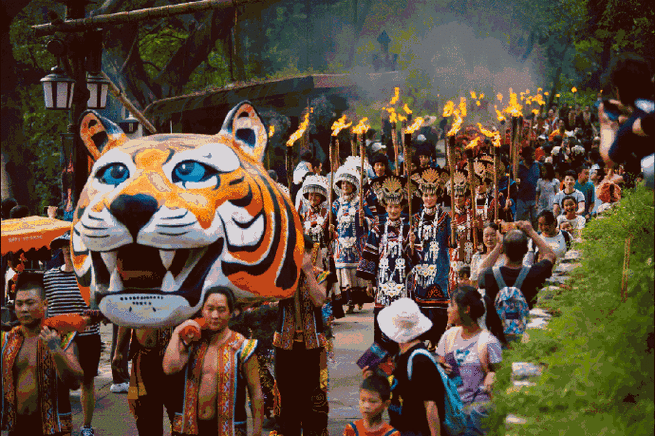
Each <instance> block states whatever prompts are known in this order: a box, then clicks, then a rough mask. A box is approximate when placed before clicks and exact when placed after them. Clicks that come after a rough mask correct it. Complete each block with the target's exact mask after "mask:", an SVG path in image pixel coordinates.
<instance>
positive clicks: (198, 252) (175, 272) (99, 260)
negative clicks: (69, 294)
mask: <svg viewBox="0 0 655 436" xmlns="http://www.w3.org/2000/svg"><path fill="white" fill-rule="evenodd" d="M222 249H223V239H222V238H219V239H218V240H217V241H216V242H215V243H213V244H211V245H209V246H205V247H201V248H196V249H186V248H185V249H177V250H163V249H158V248H155V247H149V246H145V245H140V244H128V245H124V246H122V247H119V248H118V249H116V250H113V251H106V252H95V251H92V252H91V259H92V262H93V273H92V274H93V276H92V280H93V282H95V298H96V303H97V304H100V301H101V300H102V299H103V298H104V297H106V296H108V295H112V294H116V293H121V294H131V293H147V294H159V295H179V296H182V297H184V298H186V299H187V300H188V302H189V305H190V306H191V307H194V306H196V305H197V304H198V302H199V300H200V296H201V292H202V287H203V283H204V281H205V278H206V276H207V273H208V272H209V269H210V267H211V266H212V264H213V263H214V262H215V261H216V259H217V258H218V257H219V255H220V253H221V251H222ZM92 287H93V284H92Z"/></svg>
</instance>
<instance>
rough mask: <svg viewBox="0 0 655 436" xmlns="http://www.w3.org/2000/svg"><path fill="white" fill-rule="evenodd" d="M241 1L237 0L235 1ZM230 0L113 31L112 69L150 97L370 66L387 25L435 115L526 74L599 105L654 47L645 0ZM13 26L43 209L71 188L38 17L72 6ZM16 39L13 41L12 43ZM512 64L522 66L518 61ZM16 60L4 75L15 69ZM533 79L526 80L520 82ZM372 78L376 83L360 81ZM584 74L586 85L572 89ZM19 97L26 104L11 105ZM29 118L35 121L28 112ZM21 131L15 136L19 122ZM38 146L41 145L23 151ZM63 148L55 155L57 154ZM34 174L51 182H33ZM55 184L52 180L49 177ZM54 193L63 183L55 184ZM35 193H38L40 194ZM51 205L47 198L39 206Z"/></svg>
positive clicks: (146, 0)
mask: <svg viewBox="0 0 655 436" xmlns="http://www.w3.org/2000/svg"><path fill="white" fill-rule="evenodd" d="M176 3H181V1H179V0H130V1H128V0H107V1H105V2H102V4H99V5H90V6H88V7H87V13H89V12H90V11H91V9H94V8H95V9H94V14H96V15H97V14H103V13H105V14H106V13H116V12H121V11H125V10H133V9H138V8H147V7H153V6H162V5H168V4H176ZM234 5H236V6H234ZM234 5H229V6H228V8H227V9H222V10H216V11H207V12H202V13H196V14H189V15H178V16H174V17H169V18H167V19H161V20H150V21H143V22H140V23H130V24H125V25H120V26H114V27H108V28H106V29H104V33H103V35H104V49H105V52H104V57H103V69H104V70H105V71H106V72H107V73H108V74H109V75H110V76H111V77H112V78H113V80H114V81H115V82H116V83H117V84H118V85H119V86H120V87H121V88H122V89H123V90H124V92H125V93H126V95H127V96H128V97H129V98H130V99H131V100H132V101H134V102H135V103H136V105H137V106H138V107H140V108H142V109H143V108H145V107H146V106H147V105H148V104H150V103H152V102H153V101H154V100H157V99H161V98H165V97H170V96H175V95H181V94H185V93H189V92H194V91H199V90H204V89H207V88H212V87H224V86H226V85H230V84H235V83H244V82H251V81H256V80H262V79H271V78H280V77H289V76H297V75H301V74H308V73H341V72H355V73H363V72H370V71H373V70H374V61H373V59H374V58H376V57H378V58H379V56H381V54H382V48H381V45H380V43H378V37H379V36H380V34H381V33H382V32H383V31H384V32H386V33H387V35H388V36H389V38H390V42H389V46H388V50H389V53H390V54H391V56H392V57H394V56H395V57H396V58H397V62H396V63H395V68H396V69H397V70H401V71H403V72H405V76H404V77H405V78H406V83H405V86H404V88H403V96H402V97H403V102H404V103H408V104H409V105H410V106H411V107H412V108H414V109H416V110H417V111H420V113H418V115H425V114H435V113H436V112H437V111H438V109H437V108H438V104H436V103H435V101H436V100H437V99H439V98H440V99H448V98H452V97H453V96H454V95H467V93H468V91H469V90H470V89H476V90H477V91H482V92H485V93H487V95H495V92H491V93H490V92H489V91H490V89H488V88H490V87H498V88H503V92H507V89H506V88H507V87H508V86H512V85H515V88H516V89H519V85H518V84H519V83H522V81H523V79H521V78H522V77H523V76H525V79H526V80H527V81H529V82H530V83H532V84H533V85H534V87H533V88H532V89H533V90H535V89H536V87H539V86H540V87H543V88H544V90H549V91H550V99H551V100H552V99H554V98H556V97H555V96H556V95H557V94H560V96H561V97H560V98H557V99H556V100H555V101H556V102H558V101H560V99H561V101H562V102H574V101H575V102H578V103H590V102H592V101H593V100H594V99H595V94H596V92H597V91H598V90H599V89H600V88H602V86H603V84H602V81H601V74H602V73H603V71H604V70H605V69H606V68H607V66H608V63H609V60H610V58H611V56H612V54H614V53H618V52H622V51H635V52H637V53H639V54H641V55H642V56H644V57H645V58H650V59H652V58H653V57H654V56H653V53H655V12H654V7H653V2H648V1H645V0H622V1H617V0H582V1H579V0H557V1H554V2H553V1H545V0H538V1H527V0H511V1H508V2H497V1H495V0H477V1H464V2H462V1H460V0H457V1H455V0H453V1H448V0H437V1H424V2H420V1H419V2H414V1H407V0H392V1H386V2H373V1H372V0H329V1H316V0H307V1H303V2H298V1H295V0H266V1H264V2H255V3H246V2H244V3H243V4H239V3H238V2H236V3H235V4H234ZM7 12H8V17H9V18H10V19H11V24H10V25H8V23H9V20H7V23H6V30H3V47H4V46H5V45H8V47H7V50H6V51H5V49H4V48H3V53H6V52H7V53H12V56H13V57H12V56H4V55H3V56H4V57H3V83H2V105H3V111H4V110H10V111H11V110H13V111H14V112H15V113H13V114H12V115H13V116H6V115H5V112H3V129H2V130H3V139H2V140H3V156H4V157H5V159H6V160H7V161H10V162H11V163H13V164H15V168H18V167H22V168H23V169H24V171H23V172H22V173H19V172H14V171H13V168H14V167H12V166H11V165H10V166H9V167H8V168H9V169H10V170H11V171H10V172H12V175H13V179H16V180H14V185H16V184H17V183H18V181H17V180H18V179H20V182H21V183H28V184H29V185H30V186H31V187H37V184H38V183H41V185H38V187H37V189H30V190H31V192H30V194H29V195H30V196H31V197H33V198H31V199H26V198H21V199H20V200H21V201H22V202H29V203H31V205H32V209H33V211H36V210H39V211H40V210H42V208H41V206H43V205H45V204H49V203H51V202H52V198H50V197H52V196H54V197H55V198H60V193H59V192H56V191H57V186H59V184H60V183H59V182H58V177H59V176H58V175H57V171H56V170H55V167H56V166H57V165H58V164H57V163H56V162H57V161H58V160H59V157H58V156H57V155H56V154H57V153H58V152H59V151H58V145H59V144H60V140H59V138H58V133H61V132H65V131H66V124H67V121H66V120H64V119H63V118H62V117H57V115H54V114H52V113H45V111H43V110H41V109H39V107H41V106H42V103H41V98H42V97H41V91H40V89H39V86H38V79H39V78H41V77H43V76H44V75H45V74H46V73H47V70H48V69H49V68H50V67H52V66H53V65H54V64H55V59H54V58H53V56H52V55H50V54H49V53H47V51H46V50H45V49H44V43H45V42H46V40H47V39H48V38H34V37H33V36H32V33H31V31H30V26H31V25H34V24H40V23H45V22H48V21H50V20H52V19H53V18H56V17H59V18H63V17H65V8H64V5H63V4H61V3H59V2H54V1H52V0H31V1H30V0H17V1H15V2H11V8H9V9H8V10H7ZM5 43H6V44H5ZM508 65H512V67H511V68H509V69H508V67H507V66H508ZM5 71H6V72H7V74H5V73H4V72H5ZM519 79H521V80H519ZM361 85H362V87H363V88H366V86H367V85H370V84H367V83H362V84H361ZM574 85H575V86H576V87H577V88H578V89H579V90H580V91H579V92H578V93H577V94H575V95H574V94H573V93H572V92H571V91H570V89H571V87H572V86H574ZM369 94H370V95H368V98H365V99H363V100H362V101H360V102H357V103H354V104H353V106H352V107H351V112H352V113H351V115H354V114H356V116H357V117H364V116H367V117H368V118H369V120H372V121H373V122H374V124H373V126H372V127H374V128H376V129H378V130H379V126H378V125H375V123H379V116H378V114H379V111H380V108H381V106H382V105H383V104H384V102H385V101H387V100H388V98H389V97H390V96H388V95H384V96H381V95H379V93H376V92H375V91H374V90H372V91H371V92H370V93H369ZM12 108H13V109H12ZM18 118H22V120H18ZM20 121H22V122H23V124H22V125H18V126H16V127H17V129H18V130H21V132H20V133H22V135H13V136H11V135H10V136H9V137H7V136H5V135H6V132H9V131H10V128H9V127H11V126H9V127H7V126H6V125H5V124H6V123H9V124H12V125H16V124H17V123H18V124H20ZM18 147H25V149H27V150H31V152H30V153H27V154H26V153H11V152H9V151H5V150H9V149H11V150H15V149H17V148H18ZM53 154H54V155H53ZM31 175H34V176H36V177H38V178H40V179H39V180H40V182H39V181H34V180H30V179H29V177H31ZM42 187H46V188H47V187H50V189H42ZM51 191H52V192H51ZM34 197H36V198H34ZM37 204H38V207H37Z"/></svg>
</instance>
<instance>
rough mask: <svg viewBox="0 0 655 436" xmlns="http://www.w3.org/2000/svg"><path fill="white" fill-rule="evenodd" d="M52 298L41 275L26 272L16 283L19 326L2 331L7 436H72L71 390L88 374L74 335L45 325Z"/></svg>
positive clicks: (4, 407) (3, 410)
mask: <svg viewBox="0 0 655 436" xmlns="http://www.w3.org/2000/svg"><path fill="white" fill-rule="evenodd" d="M47 305H48V301H47V300H46V299H45V288H44V286H43V274H39V273H33V272H24V273H21V274H20V275H19V277H18V281H17V283H16V300H15V308H16V317H17V318H18V321H19V322H20V325H18V326H16V327H14V328H13V329H12V330H11V331H9V332H2V385H3V386H2V390H3V394H4V401H3V402H2V430H3V431H8V433H9V436H24V435H30V436H39V435H57V436H65V435H70V434H71V431H72V428H73V420H72V416H71V407H70V398H69V393H68V391H69V389H78V388H79V386H80V381H81V380H82V378H83V377H84V373H83V371H82V367H81V366H80V363H79V361H78V359H77V347H76V345H75V342H74V341H73V339H74V338H75V334H76V333H68V334H62V335H60V334H59V333H58V332H57V331H56V330H52V329H49V328H48V327H45V326H43V327H42V325H41V323H42V321H43V318H44V316H45V312H46V307H47Z"/></svg>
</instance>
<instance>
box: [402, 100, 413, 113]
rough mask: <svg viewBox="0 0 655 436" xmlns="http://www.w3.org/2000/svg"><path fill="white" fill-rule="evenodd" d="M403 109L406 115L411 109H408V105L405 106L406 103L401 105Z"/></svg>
mask: <svg viewBox="0 0 655 436" xmlns="http://www.w3.org/2000/svg"><path fill="white" fill-rule="evenodd" d="M403 110H404V111H405V113H406V114H407V115H409V114H411V113H412V111H411V110H410V109H409V106H407V103H405V106H403Z"/></svg>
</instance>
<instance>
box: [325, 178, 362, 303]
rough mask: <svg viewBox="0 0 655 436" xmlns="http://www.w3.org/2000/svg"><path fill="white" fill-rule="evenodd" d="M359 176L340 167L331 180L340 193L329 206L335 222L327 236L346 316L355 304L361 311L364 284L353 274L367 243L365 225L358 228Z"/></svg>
mask: <svg viewBox="0 0 655 436" xmlns="http://www.w3.org/2000/svg"><path fill="white" fill-rule="evenodd" d="M359 177H360V174H359V172H358V171H357V169H356V167H354V166H348V165H342V166H341V167H339V169H338V170H337V173H336V176H335V178H334V180H335V183H336V185H337V186H336V187H337V189H338V191H339V194H340V195H339V198H338V199H336V200H335V201H334V204H333V205H332V216H333V222H334V223H336V226H334V228H333V229H330V233H331V234H332V235H333V236H334V239H335V241H334V245H333V246H334V264H335V266H336V271H337V279H338V282H339V287H340V288H341V294H342V295H344V296H345V299H346V304H347V305H348V311H347V313H353V311H354V308H355V305H356V304H357V305H358V306H359V310H362V306H363V303H364V295H363V293H364V289H365V287H366V282H365V281H363V280H362V279H360V278H358V277H356V275H355V272H356V269H357V265H358V263H359V259H360V257H361V253H362V246H363V243H364V241H365V240H366V234H367V222H366V220H364V226H362V225H360V219H359V214H360V211H359V198H358V196H357V194H358V191H359ZM364 213H365V215H367V216H368V217H369V218H371V217H372V214H371V212H370V210H369V209H368V207H366V206H364Z"/></svg>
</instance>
